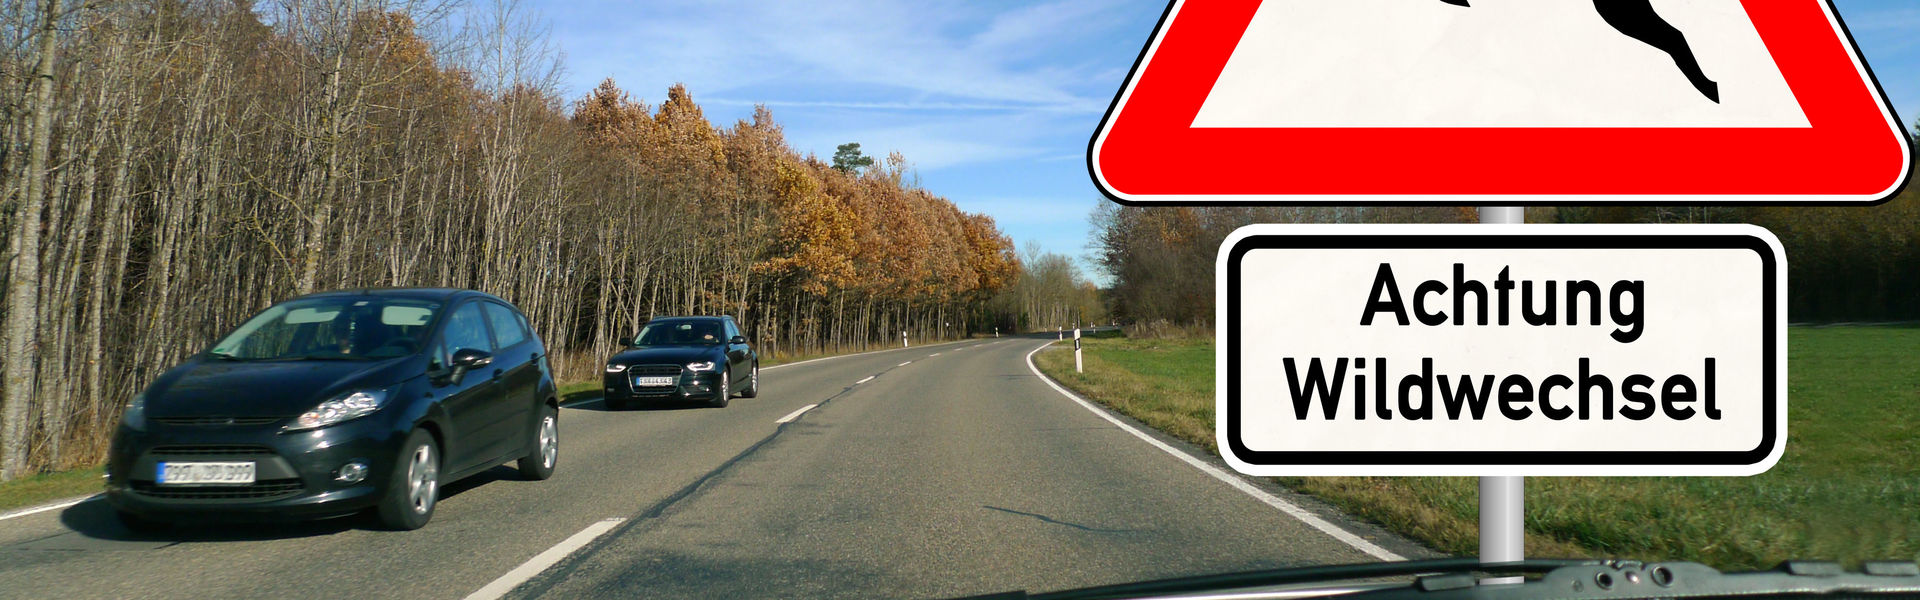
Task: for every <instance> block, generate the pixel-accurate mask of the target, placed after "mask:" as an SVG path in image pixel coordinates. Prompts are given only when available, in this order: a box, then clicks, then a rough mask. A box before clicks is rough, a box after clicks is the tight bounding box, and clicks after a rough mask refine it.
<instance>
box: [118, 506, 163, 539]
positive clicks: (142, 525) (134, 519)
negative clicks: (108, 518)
mask: <svg viewBox="0 0 1920 600" xmlns="http://www.w3.org/2000/svg"><path fill="white" fill-rule="evenodd" d="M113 516H114V517H116V518H118V519H119V520H120V526H121V527H125V528H127V531H131V532H134V533H157V532H161V531H166V530H167V529H168V528H170V527H172V526H173V524H172V523H168V522H166V521H160V520H155V519H149V518H146V517H142V516H140V515H137V514H134V513H130V512H127V511H124V510H118V509H115V510H114V511H113Z"/></svg>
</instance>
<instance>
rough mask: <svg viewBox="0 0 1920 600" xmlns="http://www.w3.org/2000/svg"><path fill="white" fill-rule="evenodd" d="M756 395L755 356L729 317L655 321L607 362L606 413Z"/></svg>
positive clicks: (723, 402) (713, 402)
mask: <svg viewBox="0 0 1920 600" xmlns="http://www.w3.org/2000/svg"><path fill="white" fill-rule="evenodd" d="M735 390H738V394H739V396H740V397H742V398H752V397H754V396H758V395H760V355H759V354H757V353H755V352H754V350H753V345H752V344H749V343H747V338H746V337H745V336H742V335H740V326H739V325H737V324H735V323H734V322H733V317H725V316H721V317H658V318H655V319H652V320H649V321H647V324H646V326H644V327H642V328H641V329H640V335H637V336H634V338H633V340H631V341H630V342H629V343H628V344H627V350H626V351H624V352H621V353H619V354H615V355H613V358H609V359H607V373H606V403H607V408H610V409H614V410H622V409H627V408H632V407H634V406H636V405H637V404H638V403H640V402H661V401H678V400H700V401H705V402H706V403H707V404H709V405H711V406H715V407H722V406H726V405H727V400H729V399H731V398H733V396H734V394H735Z"/></svg>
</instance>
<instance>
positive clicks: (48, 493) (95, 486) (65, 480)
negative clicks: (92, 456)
mask: <svg viewBox="0 0 1920 600" xmlns="http://www.w3.org/2000/svg"><path fill="white" fill-rule="evenodd" d="M102 468H103V467H88V468H85V469H73V470H70V471H56V472H53V473H43V474H40V475H34V476H32V477H26V478H23V479H20V480H18V481H9V482H7V483H5V484H0V512H7V511H10V510H13V509H16V508H21V507H26V506H33V505H35V504H41V503H45V502H51V501H54V500H59V499H61V498H72V497H75V496H85V495H88V494H93V493H96V492H99V491H100V490H101V489H102V483H101V481H102V480H101V479H100V473H101V472H102V471H101V469H102Z"/></svg>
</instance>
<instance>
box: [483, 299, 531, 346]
mask: <svg viewBox="0 0 1920 600" xmlns="http://www.w3.org/2000/svg"><path fill="white" fill-rule="evenodd" d="M480 304H482V305H484V306H486V307H487V322H488V323H489V324H491V325H493V337H494V341H495V342H497V343H499V344H500V348H502V349H505V348H512V347H513V346H514V345H515V344H519V343H520V342H522V341H525V340H526V339H527V330H526V329H523V328H521V327H520V320H519V319H517V318H514V316H513V309H511V308H507V307H506V305H503V304H500V303H498V302H481V303H480Z"/></svg>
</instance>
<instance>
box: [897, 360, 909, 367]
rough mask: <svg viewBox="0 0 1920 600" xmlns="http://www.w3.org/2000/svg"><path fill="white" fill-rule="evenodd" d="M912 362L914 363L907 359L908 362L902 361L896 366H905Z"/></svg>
mask: <svg viewBox="0 0 1920 600" xmlns="http://www.w3.org/2000/svg"><path fill="white" fill-rule="evenodd" d="M910 364H913V361H907V362H903V363H900V364H897V365H894V366H896V367H904V366H907V365H910Z"/></svg>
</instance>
